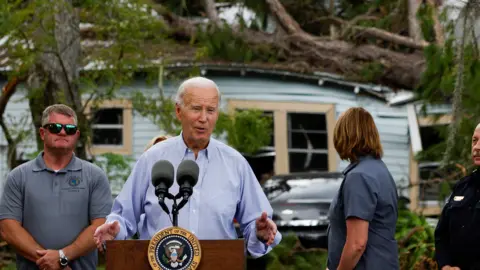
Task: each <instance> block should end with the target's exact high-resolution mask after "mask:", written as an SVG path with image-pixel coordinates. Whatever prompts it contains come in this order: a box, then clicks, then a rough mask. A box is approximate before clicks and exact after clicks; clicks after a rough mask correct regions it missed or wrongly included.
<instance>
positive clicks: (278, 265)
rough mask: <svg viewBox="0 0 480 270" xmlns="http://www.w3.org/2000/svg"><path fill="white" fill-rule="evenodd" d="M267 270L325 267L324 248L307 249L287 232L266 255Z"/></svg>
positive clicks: (316, 269)
mask: <svg viewBox="0 0 480 270" xmlns="http://www.w3.org/2000/svg"><path fill="white" fill-rule="evenodd" d="M266 258H267V264H268V265H267V270H294V269H302V270H309V269H311V270H314V269H315V270H318V269H326V267H327V265H326V262H327V252H326V250H317V249H313V250H308V249H305V248H303V247H302V246H301V244H300V241H299V240H298V238H297V236H295V234H293V233H289V234H286V235H284V236H283V238H282V241H281V242H280V244H279V245H278V246H276V247H275V248H274V249H272V251H271V252H270V253H268V254H267V255H266Z"/></svg>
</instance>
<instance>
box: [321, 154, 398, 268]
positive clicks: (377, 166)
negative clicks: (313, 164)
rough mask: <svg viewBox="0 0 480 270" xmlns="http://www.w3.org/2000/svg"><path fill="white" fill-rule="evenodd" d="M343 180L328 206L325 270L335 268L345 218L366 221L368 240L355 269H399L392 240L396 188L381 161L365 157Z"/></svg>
mask: <svg viewBox="0 0 480 270" xmlns="http://www.w3.org/2000/svg"><path fill="white" fill-rule="evenodd" d="M343 173H344V174H345V179H344V181H343V183H342V187H343V188H342V187H341V188H340V190H339V193H338V195H337V196H336V197H335V199H334V200H333V202H332V204H331V205H330V211H329V219H330V226H329V233H328V263H327V266H328V269H337V267H338V264H339V262H340V258H341V256H342V251H343V247H344V245H345V241H346V237H347V228H346V219H347V218H349V217H356V218H359V219H363V220H366V221H368V223H369V226H368V241H367V246H366V248H365V251H364V252H363V255H362V257H361V258H360V260H359V261H358V263H357V266H356V267H355V269H362V270H363V269H367V270H385V269H388V270H395V269H399V261H398V246H397V241H396V240H395V228H396V223H397V216H398V209H397V201H398V199H397V188H396V186H395V181H394V180H393V178H392V176H391V174H390V172H389V171H388V169H387V166H385V163H383V161H382V160H381V159H375V158H373V157H370V156H367V157H362V158H360V160H359V162H358V163H353V164H350V165H349V166H348V167H347V168H346V169H345V170H344V172H343Z"/></svg>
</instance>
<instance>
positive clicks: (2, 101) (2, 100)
mask: <svg viewBox="0 0 480 270" xmlns="http://www.w3.org/2000/svg"><path fill="white" fill-rule="evenodd" d="M19 82H20V79H19V78H18V77H14V78H13V79H12V80H10V81H8V82H7V84H6V85H5V87H4V88H3V89H2V94H1V96H0V127H1V128H2V131H3V135H4V136H5V139H6V140H7V143H8V147H7V164H8V168H9V169H10V170H11V169H13V168H15V167H17V166H18V165H19V163H18V158H17V144H18V142H19V139H20V138H14V137H13V136H12V134H11V130H10V129H9V127H8V125H7V123H5V120H4V117H3V114H4V113H5V109H6V108H7V104H8V101H9V100H10V98H11V97H12V96H13V94H14V93H15V91H16V90H17V85H18V83H19Z"/></svg>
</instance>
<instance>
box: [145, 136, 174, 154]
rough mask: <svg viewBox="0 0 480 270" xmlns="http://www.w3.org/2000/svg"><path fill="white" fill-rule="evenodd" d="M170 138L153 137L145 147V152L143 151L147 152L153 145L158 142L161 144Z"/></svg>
mask: <svg viewBox="0 0 480 270" xmlns="http://www.w3.org/2000/svg"><path fill="white" fill-rule="evenodd" d="M168 138H170V136H167V135H159V136H155V137H153V138H152V139H151V140H150V142H148V144H147V146H146V147H145V150H144V151H147V150H148V149H150V147H152V146H154V145H155V144H157V143H159V142H163V141H165V140H166V139H168Z"/></svg>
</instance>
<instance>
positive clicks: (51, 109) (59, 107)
mask: <svg viewBox="0 0 480 270" xmlns="http://www.w3.org/2000/svg"><path fill="white" fill-rule="evenodd" d="M52 113H58V114H63V115H65V116H70V117H73V121H74V124H75V125H76V124H77V114H76V113H75V111H74V110H73V109H72V108H70V107H68V106H67V105H64V104H54V105H50V106H48V107H47V108H46V109H45V110H44V111H43V113H42V127H43V126H44V125H46V124H48V121H49V118H50V114H52Z"/></svg>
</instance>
